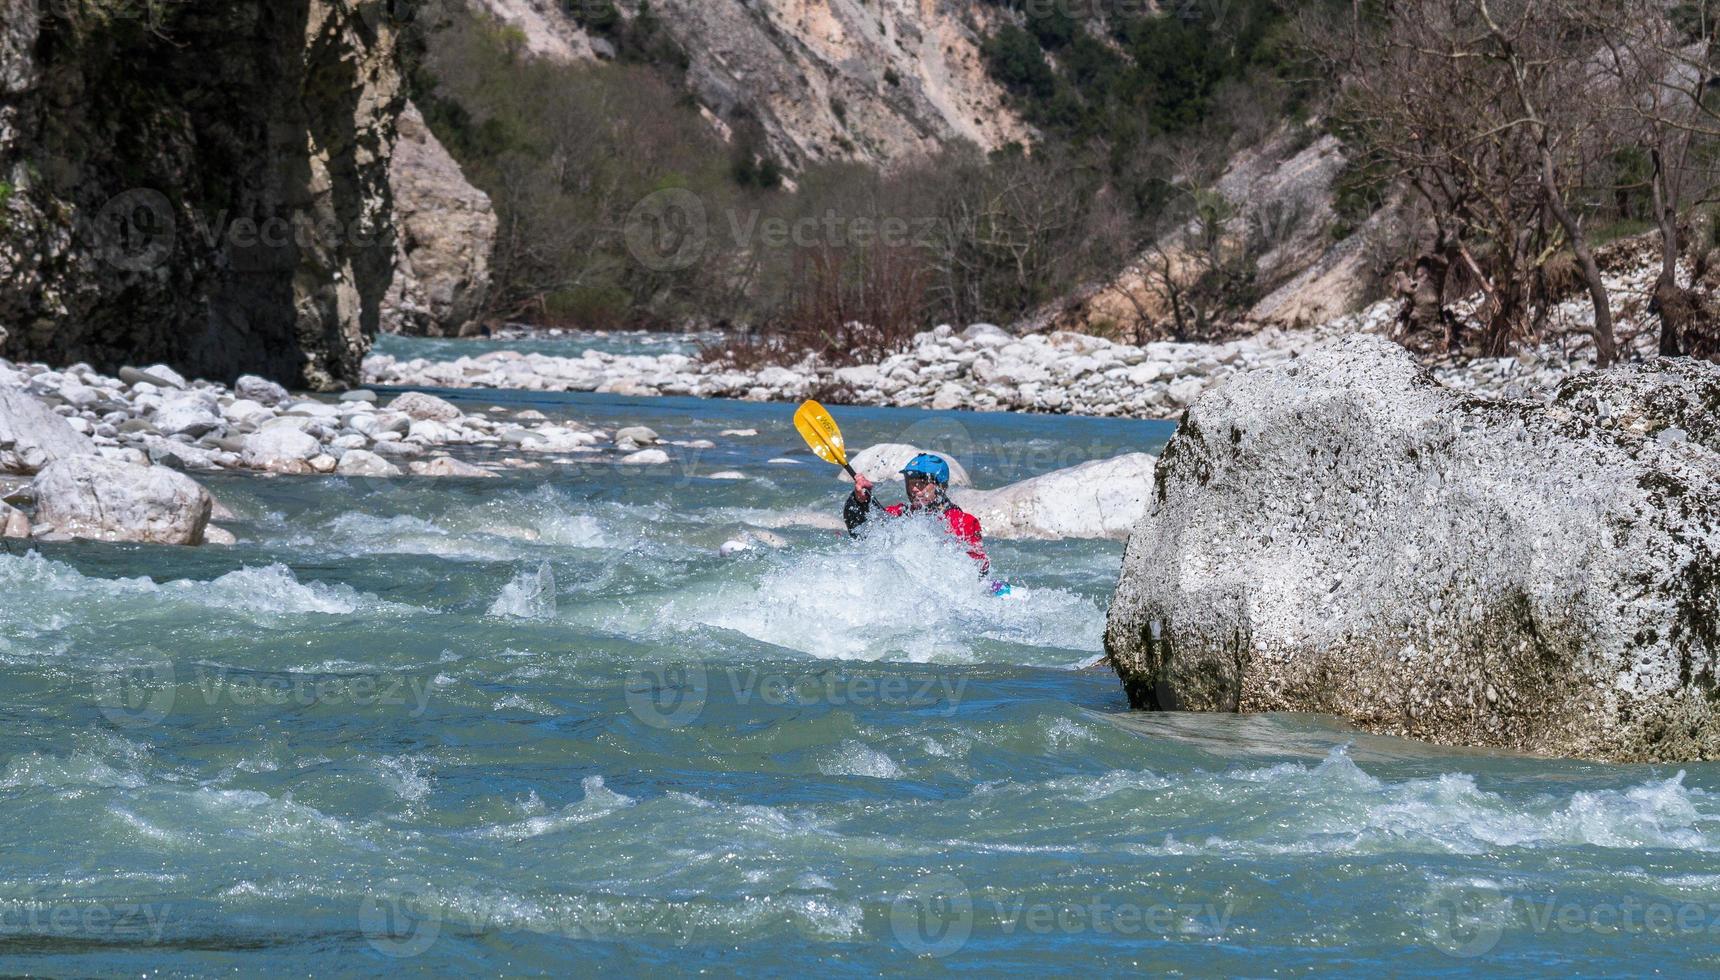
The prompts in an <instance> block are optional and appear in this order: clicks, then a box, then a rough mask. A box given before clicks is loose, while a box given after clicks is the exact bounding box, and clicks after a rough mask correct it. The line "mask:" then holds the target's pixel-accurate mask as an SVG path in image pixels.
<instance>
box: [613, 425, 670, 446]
mask: <svg viewBox="0 0 1720 980" xmlns="http://www.w3.org/2000/svg"><path fill="white" fill-rule="evenodd" d="M623 440H625V441H628V442H631V443H633V444H634V445H636V446H652V445H656V444H657V443H658V442H660V441H661V440H660V439H659V438H658V436H657V430H655V429H652V428H650V427H649V426H644V425H629V426H626V427H624V428H620V429H616V430H615V441H616V442H622V441H623Z"/></svg>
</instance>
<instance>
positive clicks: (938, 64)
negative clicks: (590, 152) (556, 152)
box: [471, 0, 1031, 167]
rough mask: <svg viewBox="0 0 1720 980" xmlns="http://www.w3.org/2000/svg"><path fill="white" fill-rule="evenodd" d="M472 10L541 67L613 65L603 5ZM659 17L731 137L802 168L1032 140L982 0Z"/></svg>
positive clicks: (689, 8)
mask: <svg viewBox="0 0 1720 980" xmlns="http://www.w3.org/2000/svg"><path fill="white" fill-rule="evenodd" d="M471 2H472V3H473V4H474V5H475V7H476V8H477V9H481V10H485V11H487V12H488V13H490V14H491V15H493V16H495V17H497V18H499V19H500V20H502V21H504V22H506V23H508V24H510V25H513V26H514V27H516V28H518V29H519V30H520V32H521V33H522V35H523V37H524V39H525V44H526V47H527V49H528V50H530V51H532V52H534V53H536V54H538V55H540V56H543V57H549V58H557V59H563V60H579V59H587V58H595V57H600V56H613V55H614V54H615V46H614V45H613V44H612V43H611V42H610V41H609V40H608V39H607V38H606V37H605V36H604V35H603V33H602V32H601V31H599V30H597V29H590V30H588V29H586V28H585V27H582V26H581V25H580V23H579V20H578V19H577V18H578V17H579V16H580V11H582V10H584V11H587V12H589V11H591V10H595V9H606V8H607V7H608V4H607V3H606V2H605V0H588V2H587V3H584V4H575V5H573V12H572V13H570V12H567V11H566V10H565V9H564V7H563V5H561V4H560V3H558V2H555V0H471ZM614 9H615V10H616V11H617V13H618V14H619V16H620V18H621V19H622V21H621V22H622V23H628V22H634V21H636V20H637V18H638V17H639V16H640V11H641V9H646V8H645V5H644V4H642V3H641V2H639V0H617V2H616V3H615V4H614ZM648 9H649V11H650V13H649V14H647V15H646V16H649V17H651V18H652V20H653V23H654V24H656V25H659V26H660V29H661V30H662V31H663V32H665V33H666V34H667V35H669V36H670V37H671V38H673V40H674V42H675V44H676V45H677V46H678V47H679V49H680V51H681V52H682V53H683V55H684V57H685V62H686V80H687V85H688V87H689V88H690V89H691V91H692V92H693V94H694V96H695V97H696V98H697V99H698V101H699V103H700V104H701V105H703V106H704V107H705V108H706V109H707V110H709V111H710V112H711V113H712V114H713V115H714V116H715V117H716V119H717V120H719V124H720V125H721V126H723V127H725V128H732V127H734V126H736V125H737V124H740V125H744V124H746V123H748V122H750V121H753V120H756V122H757V124H758V125H759V126H760V127H761V128H762V130H763V133H764V138H765V140H766V143H767V145H768V148H769V150H770V152H771V153H772V154H773V155H774V156H775V157H776V158H777V159H779V160H780V161H782V162H784V163H787V164H789V165H791V166H797V167H798V166H802V165H805V164H807V163H813V162H818V161H825V160H860V161H866V162H871V163H885V162H888V161H890V160H894V159H898V158H900V157H902V156H904V155H907V154H910V153H913V152H915V151H930V150H935V149H937V148H938V147H940V146H944V145H946V144H948V143H950V142H951V141H954V140H958V139H959V140H966V141H969V142H972V143H974V144H977V145H978V146H980V147H981V148H984V149H988V150H989V149H995V148H997V147H999V146H1002V145H1004V144H1006V143H1009V142H1012V141H1023V142H1025V141H1027V140H1028V139H1029V138H1030V136H1031V133H1030V130H1029V128H1028V127H1027V125H1026V124H1025V123H1023V122H1022V120H1021V118H1020V117H1019V116H1018V115H1017V114H1016V113H1015V112H1014V111H1013V110H1012V109H1011V108H1009V107H1008V106H1007V105H1006V104H1005V101H1004V93H1003V91H1002V89H1000V88H999V87H998V86H997V85H996V83H995V82H993V81H992V79H991V78H990V77H989V76H988V75H987V73H986V67H985V64H984V61H983V58H982V56H981V53H980V43H981V40H982V38H983V36H984V34H985V33H986V32H987V31H988V30H989V29H990V26H991V25H992V24H993V23H994V22H995V21H996V19H997V18H998V17H999V13H998V10H997V8H996V7H994V6H992V5H990V4H987V3H984V2H981V0H753V2H749V0H653V2H652V3H651V4H650V5H649V7H648ZM586 20H587V21H588V22H590V21H592V20H593V18H592V17H591V16H589V15H588V16H586Z"/></svg>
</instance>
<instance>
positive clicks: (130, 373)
mask: <svg viewBox="0 0 1720 980" xmlns="http://www.w3.org/2000/svg"><path fill="white" fill-rule="evenodd" d="M119 379H120V380H121V381H124V382H125V383H126V384H128V385H136V384H146V385H154V386H156V387H157V388H184V387H185V378H184V377H182V376H181V375H180V374H179V372H178V371H175V370H173V369H172V368H170V367H168V366H167V365H165V364H156V365H153V366H151V367H146V368H134V367H122V368H120V369H119Z"/></svg>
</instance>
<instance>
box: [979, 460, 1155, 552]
mask: <svg viewBox="0 0 1720 980" xmlns="http://www.w3.org/2000/svg"><path fill="white" fill-rule="evenodd" d="M1157 462H1158V460H1157V459H1156V458H1155V457H1154V456H1152V455H1151V454H1149V453H1129V454H1127V455H1124V456H1117V457H1114V458H1112V459H1099V460H1093V461H1092V462H1088V463H1082V464H1080V465H1078V466H1071V467H1068V468H1067V469H1061V470H1056V471H1054V472H1051V473H1046V474H1043V475H1041V476H1036V477H1032V478H1030V479H1026V480H1022V481H1020V482H1019V483H1011V484H1010V485H1008V486H1006V487H1000V488H998V489H996V490H957V491H954V492H953V493H951V495H950V499H952V500H953V501H954V502H955V503H956V504H957V505H958V506H960V507H961V508H962V509H963V510H965V511H967V512H968V513H970V514H972V515H973V516H975V517H977V518H979V522H980V525H981V527H982V528H983V530H984V533H985V536H986V537H988V538H1002V539H1006V540H1007V539H1012V538H1036V539H1040V540H1056V539H1061V538H1114V539H1117V540H1123V539H1125V538H1127V537H1128V536H1129V531H1130V530H1131V529H1132V528H1133V527H1134V526H1135V525H1136V524H1137V523H1139V522H1140V520H1141V517H1142V516H1143V515H1144V514H1146V511H1147V501H1148V500H1150V499H1151V498H1152V495H1153V468H1154V464H1155V463H1157Z"/></svg>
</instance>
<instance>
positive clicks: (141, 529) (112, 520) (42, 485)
mask: <svg viewBox="0 0 1720 980" xmlns="http://www.w3.org/2000/svg"><path fill="white" fill-rule="evenodd" d="M31 488H32V490H33V491H34V492H35V495H36V520H37V522H38V523H40V524H46V525H48V526H49V527H50V528H52V529H53V532H52V533H55V534H61V535H70V536H73V537H79V538H92V539H95V540H98V541H147V542H154V543H157V544H182V545H196V544H202V543H203V531H204V529H205V528H206V527H207V526H208V524H209V512H210V508H211V507H212V506H213V504H212V501H211V498H210V496H209V493H208V491H206V490H204V489H203V488H202V487H201V486H199V485H198V484H197V481H195V480H193V479H191V478H190V477H188V476H186V475H184V474H183V473H178V472H175V471H174V470H170V469H168V468H167V467H165V466H139V465H137V464H134V463H122V462H119V461H117V460H111V459H102V458H100V457H97V456H76V457H72V458H70V459H62V460H58V461H56V462H53V463H50V464H48V466H47V467H45V468H44V469H43V470H42V472H41V473H39V474H37V475H36V479H35V481H34V483H32V484H31Z"/></svg>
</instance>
